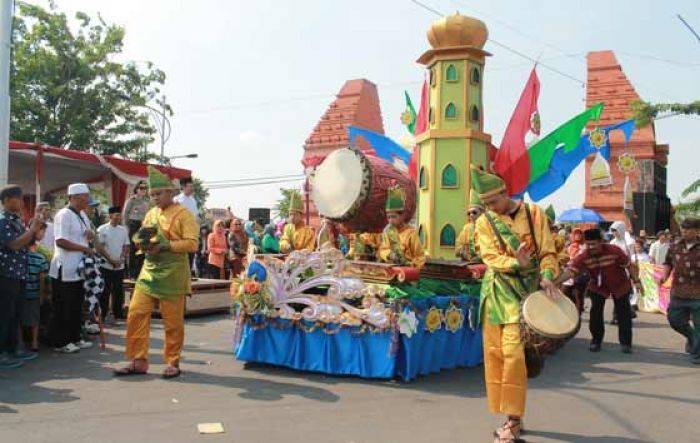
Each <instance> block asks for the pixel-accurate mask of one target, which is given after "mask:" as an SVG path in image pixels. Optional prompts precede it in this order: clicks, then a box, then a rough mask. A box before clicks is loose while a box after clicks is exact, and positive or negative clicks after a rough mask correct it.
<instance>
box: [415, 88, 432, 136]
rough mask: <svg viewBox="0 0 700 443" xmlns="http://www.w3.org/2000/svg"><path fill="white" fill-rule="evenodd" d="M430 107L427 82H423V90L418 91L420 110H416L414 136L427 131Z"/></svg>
mask: <svg viewBox="0 0 700 443" xmlns="http://www.w3.org/2000/svg"><path fill="white" fill-rule="evenodd" d="M429 106H430V98H429V97H428V82H426V81H425V79H424V80H423V89H421V91H420V108H419V109H418V117H416V130H415V134H416V135H420V134H422V133H424V132H425V131H427V130H428V107H429Z"/></svg>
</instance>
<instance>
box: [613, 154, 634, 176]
mask: <svg viewBox="0 0 700 443" xmlns="http://www.w3.org/2000/svg"><path fill="white" fill-rule="evenodd" d="M617 167H618V168H619V169H620V172H622V173H623V174H625V175H627V174H631V173H632V171H634V170H635V169H637V160H636V159H635V158H634V156H633V155H632V154H629V153H627V152H625V153H624V154H622V155H621V156H619V157H618V158H617Z"/></svg>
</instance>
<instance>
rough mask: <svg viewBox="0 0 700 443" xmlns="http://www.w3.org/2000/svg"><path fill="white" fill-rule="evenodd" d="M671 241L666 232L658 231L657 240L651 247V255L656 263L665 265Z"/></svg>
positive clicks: (652, 260)
mask: <svg viewBox="0 0 700 443" xmlns="http://www.w3.org/2000/svg"><path fill="white" fill-rule="evenodd" d="M668 248H669V242H668V236H667V235H666V232H664V231H659V232H657V233H656V241H655V242H654V243H652V244H651V247H650V248H649V257H650V258H651V262H652V263H654V264H655V265H663V264H664V263H665V262H666V255H667V254H668Z"/></svg>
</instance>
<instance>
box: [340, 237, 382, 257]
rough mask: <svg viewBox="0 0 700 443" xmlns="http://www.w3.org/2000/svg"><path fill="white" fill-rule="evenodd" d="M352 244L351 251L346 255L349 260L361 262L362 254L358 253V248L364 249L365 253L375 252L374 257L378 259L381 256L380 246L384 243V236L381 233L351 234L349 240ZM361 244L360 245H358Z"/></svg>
mask: <svg viewBox="0 0 700 443" xmlns="http://www.w3.org/2000/svg"><path fill="white" fill-rule="evenodd" d="M348 241H349V243H350V249H348V253H347V254H346V255H345V256H346V257H347V258H348V259H350V260H359V259H360V257H359V255H360V254H356V253H357V249H358V246H359V247H360V248H363V249H364V250H365V251H367V249H370V248H371V250H372V251H374V257H375V258H377V257H378V256H379V254H378V252H379V245H381V243H382V234H380V233H375V232H363V233H362V234H350V237H349V239H348ZM358 242H359V243H360V244H359V245H358V244H357V243H358Z"/></svg>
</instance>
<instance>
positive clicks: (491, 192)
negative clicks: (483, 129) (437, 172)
mask: <svg viewBox="0 0 700 443" xmlns="http://www.w3.org/2000/svg"><path fill="white" fill-rule="evenodd" d="M471 177H472V185H473V186H474V188H475V189H476V190H477V192H478V193H479V197H480V198H481V200H482V201H483V203H484V206H485V207H486V209H487V210H486V212H485V213H484V215H483V216H481V217H479V218H478V219H477V220H476V238H477V241H478V243H479V253H480V254H481V259H482V260H483V261H484V264H486V266H487V270H486V273H485V275H484V278H483V281H482V286H481V320H482V330H483V334H484V372H485V378H486V394H487V397H488V405H489V410H490V411H491V412H493V413H496V414H498V413H500V414H505V415H506V416H507V420H506V422H505V423H504V424H503V425H502V426H501V427H499V428H498V429H496V431H494V437H495V439H494V441H495V442H515V441H518V440H519V438H520V432H521V427H522V424H521V418H522V416H523V415H524V414H525V398H526V394H527V369H526V365H525V349H524V344H523V342H522V341H521V339H520V303H521V298H524V297H526V296H527V295H528V294H529V293H531V292H534V291H536V290H537V289H538V287H539V286H540V285H541V286H542V288H543V289H545V290H546V291H547V293H548V294H550V295H551V296H552V297H554V296H555V295H554V294H555V293H556V287H555V286H554V285H553V284H552V281H551V280H552V279H553V278H554V276H555V274H556V273H557V271H558V265H557V257H556V251H555V249H554V240H553V239H552V235H551V233H550V231H549V225H548V223H547V219H546V216H545V215H544V211H543V210H542V209H540V208H539V207H538V206H536V205H533V204H525V203H522V202H518V201H514V200H511V199H510V198H509V197H508V194H507V193H506V186H505V183H504V182H503V180H501V178H500V177H498V176H496V175H493V174H489V173H486V172H484V171H482V170H480V169H478V168H476V167H475V166H472V170H471Z"/></svg>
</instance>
